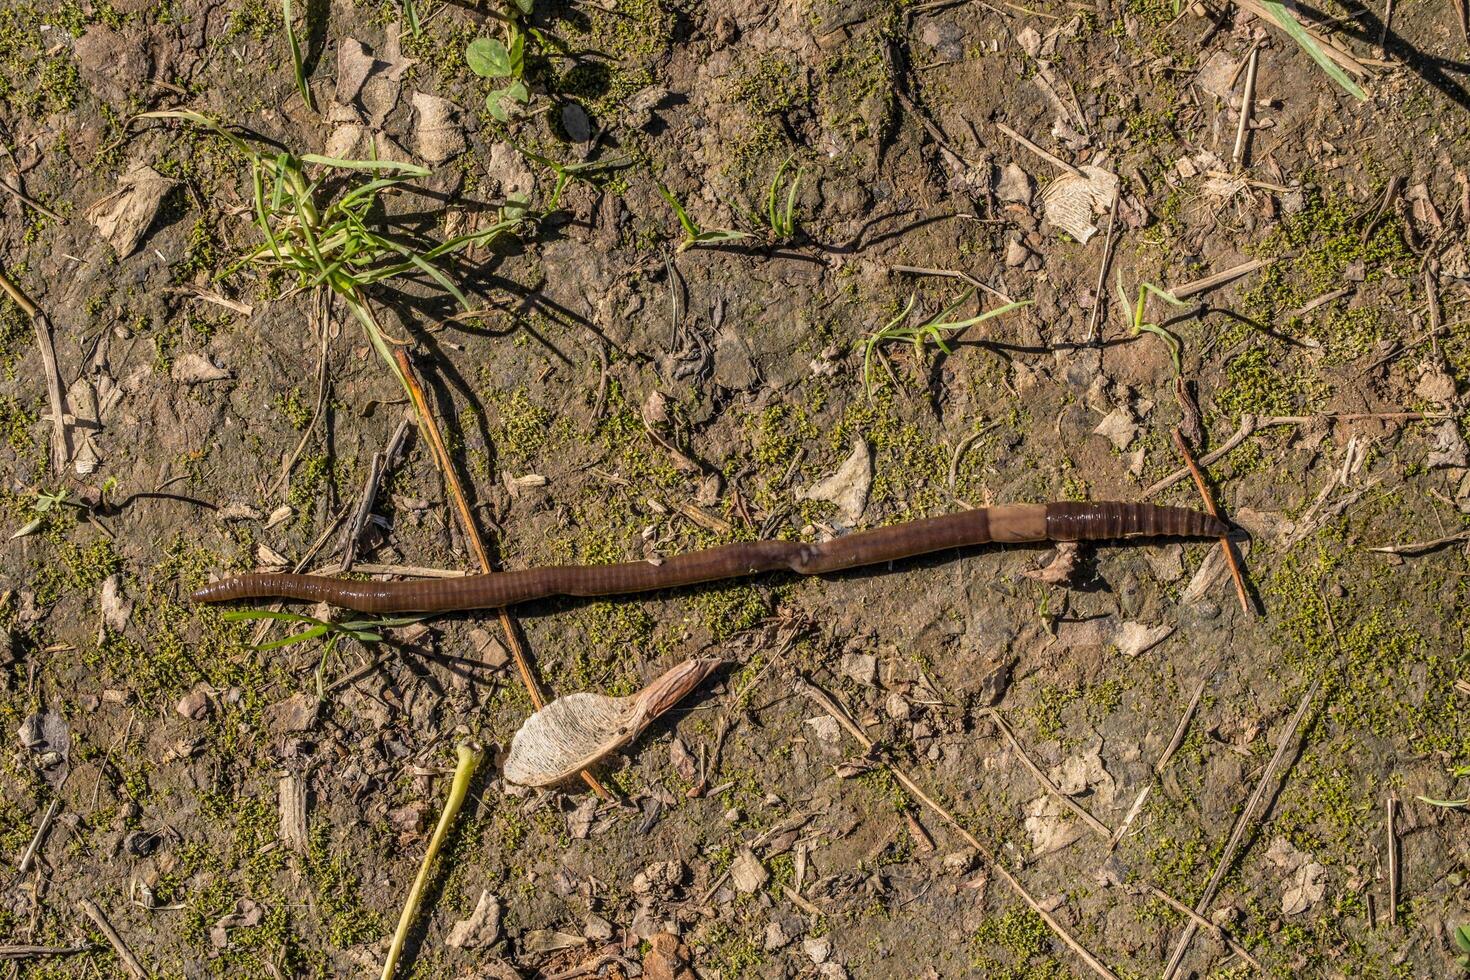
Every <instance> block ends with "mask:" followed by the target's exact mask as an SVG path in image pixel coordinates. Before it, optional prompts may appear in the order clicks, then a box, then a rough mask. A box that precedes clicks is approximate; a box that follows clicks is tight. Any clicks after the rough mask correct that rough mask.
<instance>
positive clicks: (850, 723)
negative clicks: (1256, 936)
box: [797, 679, 1118, 980]
mask: <svg viewBox="0 0 1470 980" xmlns="http://www.w3.org/2000/svg"><path fill="white" fill-rule="evenodd" d="M797 692H798V693H800V694H803V695H805V696H806V697H807V698H809V699H810V700H811V701H812V702H813V703H814V704H816V705H817V706H818V707H820V708H821V709H822V710H823V711H825V712H827V714H828V715H830V716H831V717H832V720H833V721H835V722H837V724H839V725H841V726H842V727H843V728H844V729H845V730H846V731H847V733H848V734H849V735H851V736H852V737H853V738H854V739H856V740H857V742H858V744H860V745H861V746H862V747H863V749H864V750H865V751H867V752H871V751H872V750H873V740H872V739H870V738H869V737H868V735H867V733H866V732H864V731H863V730H862V728H861V727H860V726H859V725H858V723H857V722H856V721H854V720H853V718H852V716H851V715H850V714H848V713H847V710H846V709H845V708H843V707H842V705H840V704H838V702H837V701H836V699H835V698H833V697H832V696H831V695H830V694H828V693H827V692H826V691H824V690H822V689H821V688H820V687H817V686H816V685H815V684H813V683H811V682H810V681H806V680H800V679H799V680H798V681H797ZM883 764H884V766H885V767H887V769H888V771H889V772H890V773H892V774H893V778H894V780H895V781H896V782H897V783H898V784H899V785H900V786H902V787H903V788H904V789H905V790H907V791H908V792H909V794H910V795H911V796H913V798H914V799H916V800H918V801H919V802H920V803H922V804H923V805H924V806H926V807H928V808H929V809H930V810H932V811H933V812H934V814H935V815H936V816H938V817H939V819H941V820H943V821H944V822H945V823H946V824H948V825H949V827H950V829H951V830H953V831H954V832H955V833H956V834H958V835H959V837H960V839H961V840H963V841H964V842H965V843H966V844H969V845H970V846H971V847H973V848H974V849H975V850H976V851H977V852H978V853H979V854H980V855H981V856H982V857H983V858H984V859H985V862H986V864H988V865H989V866H990V867H991V868H992V869H993V870H994V871H995V873H996V874H998V875H1000V877H1001V878H1002V879H1003V880H1004V881H1005V883H1006V884H1007V885H1009V886H1010V889H1011V891H1013V892H1015V894H1016V896H1017V897H1018V898H1020V899H1021V901H1023V902H1025V903H1026V904H1027V905H1028V906H1030V907H1031V910H1032V911H1033V912H1035V913H1036V914H1037V915H1039V916H1040V917H1041V919H1042V921H1043V922H1045V923H1046V924H1047V927H1048V928H1050V929H1051V931H1052V932H1054V933H1055V934H1056V936H1057V938H1058V939H1060V940H1061V941H1062V942H1064V943H1066V945H1067V947H1068V948H1069V949H1071V950H1072V952H1074V953H1076V954H1077V956H1078V957H1079V958H1080V959H1081V960H1082V961H1083V962H1084V963H1086V964H1087V965H1088V966H1089V967H1091V968H1092V971H1093V972H1094V973H1096V974H1097V975H1098V976H1100V977H1105V978H1107V980H1118V975H1117V974H1116V973H1114V972H1113V971H1112V970H1110V969H1108V967H1107V964H1105V963H1103V962H1102V961H1101V960H1099V959H1098V958H1097V957H1096V956H1094V955H1092V953H1091V952H1089V951H1088V949H1087V947H1085V946H1083V945H1082V944H1081V943H1080V942H1078V941H1077V940H1076V939H1075V938H1074V937H1073V936H1072V934H1071V933H1069V932H1068V931H1067V928H1066V926H1064V925H1062V924H1061V923H1060V922H1058V921H1057V920H1056V918H1055V917H1054V916H1052V914H1051V913H1050V912H1048V911H1046V910H1045V909H1044V908H1042V907H1041V904H1040V903H1039V902H1037V901H1036V899H1035V898H1033V897H1032V896H1031V893H1030V892H1028V891H1026V888H1025V886H1023V885H1022V884H1021V883H1020V882H1019V881H1017V880H1016V878H1015V876H1014V875H1012V874H1011V873H1010V872H1009V871H1008V870H1006V867H1005V865H1003V864H1001V863H1000V860H999V859H998V858H997V857H996V855H995V853H994V852H993V851H992V850H991V849H990V848H988V847H986V846H985V845H984V844H982V843H980V839H979V838H978V837H976V836H975V835H974V834H972V833H970V831H968V830H966V829H965V827H964V825H963V824H961V823H960V822H959V820H957V819H955V816H954V814H952V813H950V812H949V810H948V809H946V808H945V807H943V806H941V805H940V804H939V803H938V802H936V801H935V800H934V799H933V798H931V797H930V796H929V794H928V793H925V792H924V790H923V789H921V788H920V787H919V784H918V783H916V782H914V780H913V777H911V776H910V775H909V774H908V773H906V772H904V771H903V770H902V769H900V768H899V767H898V766H895V765H894V764H893V763H891V762H888V761H886V760H885V761H884V763H883Z"/></svg>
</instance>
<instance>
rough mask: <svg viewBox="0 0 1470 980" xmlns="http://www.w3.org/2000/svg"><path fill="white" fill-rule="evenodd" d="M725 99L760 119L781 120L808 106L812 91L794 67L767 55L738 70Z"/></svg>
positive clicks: (785, 60)
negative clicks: (801, 107)
mask: <svg viewBox="0 0 1470 980" xmlns="http://www.w3.org/2000/svg"><path fill="white" fill-rule="evenodd" d="M726 98H727V99H729V100H731V101H734V102H739V103H740V104H741V105H743V106H744V107H745V108H746V109H748V110H749V111H750V112H752V113H754V114H755V115H757V116H779V115H782V114H784V113H787V112H790V111H791V110H792V109H794V108H796V107H797V106H799V105H803V104H805V103H806V102H807V101H808V100H809V99H810V98H811V91H810V89H809V88H808V86H807V83H806V80H805V77H804V75H803V73H802V72H800V71H798V70H797V68H796V66H795V65H794V64H792V63H791V62H790V61H788V60H787V59H786V58H784V57H783V56H782V55H780V54H778V53H776V52H773V51H768V52H765V53H762V54H761V55H759V56H758V57H756V58H755V60H754V61H752V62H751V63H750V64H747V65H742V66H741V67H739V68H737V69H736V71H735V72H734V77H733V78H732V80H731V81H730V84H729V88H728V89H727V91H726Z"/></svg>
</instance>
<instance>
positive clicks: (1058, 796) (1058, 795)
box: [988, 708, 1113, 840]
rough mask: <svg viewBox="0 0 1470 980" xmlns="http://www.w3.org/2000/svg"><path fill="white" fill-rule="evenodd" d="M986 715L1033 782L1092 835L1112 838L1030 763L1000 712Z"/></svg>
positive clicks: (1099, 822)
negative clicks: (1081, 823)
mask: <svg viewBox="0 0 1470 980" xmlns="http://www.w3.org/2000/svg"><path fill="white" fill-rule="evenodd" d="M988 713H989V715H990V720H991V721H992V722H994V724H995V727H996V728H998V729H1000V733H1001V734H1002V735H1004V736H1005V738H1006V741H1007V742H1010V743H1011V748H1012V749H1014V750H1015V752H1016V755H1017V756H1019V757H1020V759H1021V762H1022V764H1024V765H1025V766H1026V768H1027V769H1029V770H1031V775H1032V777H1034V778H1035V780H1036V781H1037V782H1038V783H1040V784H1041V788H1042V789H1044V790H1046V791H1047V793H1048V794H1050V796H1051V798H1052V799H1054V800H1056V801H1057V802H1058V803H1060V804H1062V806H1064V807H1066V808H1067V809H1068V810H1071V811H1072V812H1073V813H1074V814H1076V815H1077V817H1078V819H1080V820H1081V821H1082V822H1083V823H1085V824H1087V826H1088V828H1089V829H1091V830H1092V832H1093V833H1095V834H1097V835H1098V836H1100V837H1102V838H1103V839H1104V840H1107V839H1109V838H1111V837H1112V836H1113V832H1112V831H1111V830H1109V829H1108V828H1107V827H1106V826H1105V825H1104V824H1103V822H1102V821H1101V820H1099V819H1097V817H1094V816H1093V815H1092V814H1090V813H1088V812H1087V810H1086V809H1085V808H1084V807H1083V806H1082V804H1080V803H1078V802H1077V801H1076V800H1074V799H1072V798H1071V797H1070V796H1068V795H1067V794H1066V793H1063V792H1062V791H1061V789H1059V788H1058V787H1057V784H1056V783H1053V782H1052V781H1051V780H1050V779H1048V778H1047V777H1046V773H1044V772H1042V771H1041V767H1040V766H1038V765H1037V764H1036V763H1035V762H1032V761H1031V757H1030V756H1029V755H1027V754H1026V750H1025V749H1023V748H1021V743H1020V742H1018V741H1017V740H1016V735H1015V733H1014V732H1012V731H1011V726H1010V725H1007V724H1006V721H1005V719H1004V718H1002V717H1001V714H1000V712H999V711H996V710H995V709H994V708H991V709H990V711H989V712H988Z"/></svg>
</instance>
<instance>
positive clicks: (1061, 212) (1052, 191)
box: [1041, 164, 1118, 244]
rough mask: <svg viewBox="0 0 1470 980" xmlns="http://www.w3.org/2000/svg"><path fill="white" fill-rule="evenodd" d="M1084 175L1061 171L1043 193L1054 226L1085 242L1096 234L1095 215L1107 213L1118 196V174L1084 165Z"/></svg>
mask: <svg viewBox="0 0 1470 980" xmlns="http://www.w3.org/2000/svg"><path fill="white" fill-rule="evenodd" d="M1081 170H1082V173H1083V175H1084V176H1081V177H1079V176H1077V175H1076V174H1062V176H1060V177H1058V178H1057V179H1056V180H1054V181H1052V182H1051V183H1050V184H1048V185H1047V187H1046V190H1044V191H1042V192H1041V207H1042V211H1043V212H1044V213H1045V215H1046V220H1047V221H1048V222H1050V223H1051V225H1052V227H1054V228H1057V229H1059V230H1060V231H1064V232H1066V233H1067V234H1068V235H1071V236H1072V237H1073V238H1075V239H1076V240H1077V241H1079V242H1081V243H1083V244H1086V243H1087V240H1088V239H1089V238H1091V237H1092V236H1093V235H1095V234H1097V226H1096V225H1094V224H1093V223H1092V218H1093V215H1094V214H1107V213H1108V211H1109V210H1111V209H1112V207H1113V201H1114V200H1115V199H1116V198H1117V196H1118V175H1117V174H1115V173H1112V172H1111V171H1108V170H1104V169H1103V168H1101V167H1094V166H1092V165H1090V164H1089V165H1085V166H1083V167H1082V168H1081Z"/></svg>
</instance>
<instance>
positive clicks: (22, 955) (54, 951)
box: [0, 946, 92, 960]
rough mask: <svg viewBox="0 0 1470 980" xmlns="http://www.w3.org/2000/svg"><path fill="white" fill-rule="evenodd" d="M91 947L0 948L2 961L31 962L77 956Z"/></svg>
mask: <svg viewBox="0 0 1470 980" xmlns="http://www.w3.org/2000/svg"><path fill="white" fill-rule="evenodd" d="M91 949H92V947H91V946H0V960H29V959H36V958H39V957H42V956H75V955H76V954H77V953H86V952H89V951H90V950H91Z"/></svg>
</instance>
